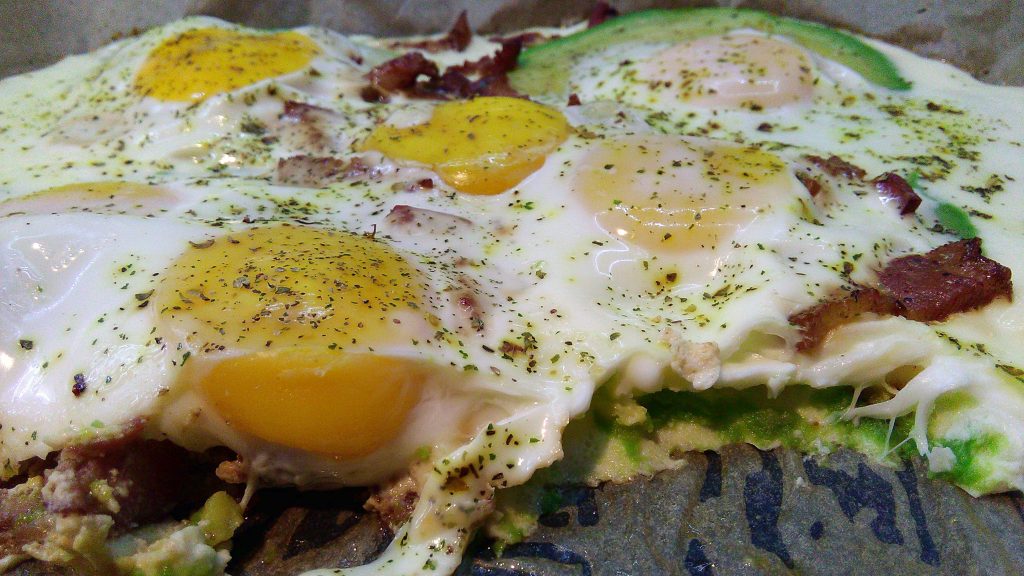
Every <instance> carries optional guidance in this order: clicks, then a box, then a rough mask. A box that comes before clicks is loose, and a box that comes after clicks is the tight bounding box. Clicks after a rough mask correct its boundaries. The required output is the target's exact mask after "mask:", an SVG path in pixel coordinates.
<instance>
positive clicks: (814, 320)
mask: <svg viewBox="0 0 1024 576" xmlns="http://www.w3.org/2000/svg"><path fill="white" fill-rule="evenodd" d="M868 312H873V313H875V314H882V315H892V314H894V313H895V312H896V305H895V303H894V302H893V301H892V299H891V298H889V297H888V296H886V295H884V294H882V293H881V292H879V291H878V290H876V289H874V288H861V289H859V290H855V291H853V292H851V293H850V294H848V295H847V296H844V297H842V298H835V299H832V300H826V301H824V302H821V303H819V304H816V305H814V306H812V307H810V308H808V309H807V310H804V311H802V312H798V313H796V314H794V315H792V316H790V317H789V322H790V323H791V324H793V325H795V326H797V327H799V328H800V333H801V336H802V337H801V340H800V341H799V342H797V343H796V349H797V350H798V351H800V352H805V351H807V350H812V349H814V348H817V347H818V345H819V344H821V343H822V342H823V341H824V340H825V338H826V337H827V336H828V335H829V333H831V332H832V330H834V329H836V328H838V327H840V326H842V325H844V324H849V323H850V322H853V321H854V320H855V319H856V318H857V317H858V316H860V315H861V314H866V313H868Z"/></svg>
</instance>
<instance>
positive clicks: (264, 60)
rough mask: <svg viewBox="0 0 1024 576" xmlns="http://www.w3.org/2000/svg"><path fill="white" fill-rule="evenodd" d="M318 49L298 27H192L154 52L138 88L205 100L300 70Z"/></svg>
mask: <svg viewBox="0 0 1024 576" xmlns="http://www.w3.org/2000/svg"><path fill="white" fill-rule="evenodd" d="M319 53H320V47H319V46H318V45H317V44H316V43H315V42H313V41H312V40H311V39H309V38H308V37H307V36H304V35H302V34H299V33H298V32H279V33H276V34H266V33H258V32H243V31H239V30H232V29H227V28H200V29H196V30H189V31H187V32H183V33H181V34H178V35H177V36H173V37H171V38H168V39H167V40H164V41H163V43H161V44H160V45H159V46H157V47H156V48H154V49H153V51H152V52H150V54H149V57H148V58H147V59H146V61H145V62H144V63H143V64H142V67H141V68H140V69H139V71H138V73H137V74H136V75H135V90H136V92H138V93H140V94H142V95H143V96H149V97H151V98H155V99H157V100H166V101H171V102H200V101H202V100H205V99H207V98H209V97H210V96H213V95H215V94H221V93H223V92H230V91H231V90H235V89H237V88H241V87H243V86H248V85H249V84H253V83H255V82H259V81H260V80H264V79H266V78H273V77H275V76H281V75H282V74H289V73H291V72H296V71H298V70H301V69H303V68H305V67H306V66H308V65H309V62H310V60H311V59H312V58H313V57H314V56H316V55H317V54H319Z"/></svg>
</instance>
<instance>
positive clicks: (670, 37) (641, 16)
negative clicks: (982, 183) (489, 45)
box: [509, 8, 911, 96]
mask: <svg viewBox="0 0 1024 576" xmlns="http://www.w3.org/2000/svg"><path fill="white" fill-rule="evenodd" d="M738 28H752V29H755V30H760V31H761V32H764V33H766V34H775V35H780V36H785V37H787V38H789V39H790V40H792V41H794V42H796V43H798V44H800V45H801V46H803V47H804V48H807V49H809V50H812V51H814V52H816V53H818V54H820V55H821V56H824V57H825V58H828V59H830V60H834V61H836V62H839V63H841V64H844V65H846V66H848V67H849V68H850V69H852V70H854V71H856V72H857V73H858V74H860V75H861V76H863V77H864V78H865V79H867V80H868V81H870V82H872V83H873V84H876V85H878V86H882V87H884V88H889V89H891V90H908V89H909V88H910V86H911V84H910V82H908V81H907V80H905V79H904V78H903V77H902V76H900V73H899V70H897V68H896V66H895V65H894V64H893V63H892V61H890V60H889V58H887V57H886V56H885V55H884V54H882V53H881V52H879V51H878V50H875V49H874V48H872V47H871V46H868V45H867V44H865V43H864V42H862V41H861V40H859V39H857V38H856V37H855V36H852V35H850V34H847V33H845V32H840V31H838V30H835V29H833V28H829V27H828V26H824V25H821V24H815V23H813V22H805V21H803V20H796V19H793V18H783V17H781V16H775V15H773V14H769V13H767V12H761V11H758V10H747V9H742V8H679V9H674V10H644V11H641V12H633V13H632V14H627V15H625V16H621V17H618V18H614V19H612V20H608V21H607V22H604V23H603V24H600V25H598V26H595V27H593V28H591V29H589V30H584V31H582V32H577V33H576V34H571V35H569V36H565V37H563V38H557V39H555V40H552V41H550V42H545V43H544V44H540V45H537V46H534V47H532V48H529V49H527V50H525V51H524V52H523V53H522V54H521V55H520V57H519V65H518V68H517V69H516V70H515V71H513V72H512V73H511V74H509V79H510V80H511V82H512V87H513V88H515V89H516V90H519V91H521V92H525V93H526V94H531V95H542V94H554V95H562V96H565V95H566V94H565V93H566V91H567V89H568V77H569V71H570V70H571V69H572V66H573V65H574V64H575V63H576V62H577V61H578V60H579V59H580V58H582V57H583V56H585V55H586V54H589V53H592V52H594V51H599V50H604V49H607V48H609V47H611V46H614V45H616V44H623V43H627V42H645V43H659V42H684V41H687V40H693V39H695V38H700V37H702V36H710V35H713V34H724V33H725V32H728V31H730V30H735V29H738Z"/></svg>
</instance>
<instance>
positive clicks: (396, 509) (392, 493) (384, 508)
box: [363, 475, 420, 532]
mask: <svg viewBox="0 0 1024 576" xmlns="http://www.w3.org/2000/svg"><path fill="white" fill-rule="evenodd" d="M419 498H420V495H419V486H417V485H416V481H415V480H414V479H413V478H412V476H409V475H406V476H403V477H401V478H399V479H397V480H395V481H393V482H391V483H390V484H387V485H385V486H383V487H381V488H380V490H378V491H377V493H376V494H374V495H373V496H370V498H369V500H367V501H366V504H364V505H363V508H365V509H367V510H369V511H371V512H376V513H377V515H378V516H380V519H381V521H383V522H384V524H386V525H387V526H388V527H389V528H390V529H391V531H392V532H394V531H396V530H397V529H398V528H400V527H401V526H402V525H403V524H405V522H406V521H407V520H409V518H411V517H412V511H413V509H415V508H416V501H417V500H419Z"/></svg>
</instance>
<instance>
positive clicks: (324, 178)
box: [277, 154, 370, 188]
mask: <svg viewBox="0 0 1024 576" xmlns="http://www.w3.org/2000/svg"><path fill="white" fill-rule="evenodd" d="M369 171H370V167H369V166H367V165H366V163H365V162H364V161H363V160H362V159H361V158H353V159H352V160H350V161H348V162H346V161H344V160H342V159H341V158H331V157H324V156H309V155H306V154H302V155H299V156H291V157H289V158H281V159H280V160H278V161H277V182H278V183H280V184H285V185H287V186H303V187H307V188H317V187H322V186H326V185H328V184H331V183H332V182H339V181H341V180H345V179H348V178H357V177H360V176H364V175H366V174H367V173H369Z"/></svg>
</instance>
